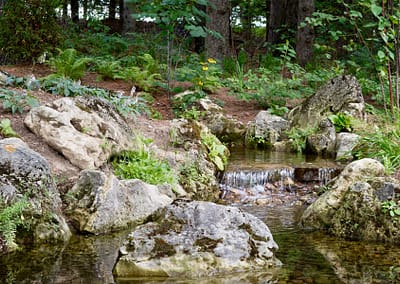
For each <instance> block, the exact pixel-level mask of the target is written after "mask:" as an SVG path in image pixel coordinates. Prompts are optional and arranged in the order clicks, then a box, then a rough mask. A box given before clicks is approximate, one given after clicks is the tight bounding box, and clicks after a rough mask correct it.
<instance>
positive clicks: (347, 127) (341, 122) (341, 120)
mask: <svg viewBox="0 0 400 284" xmlns="http://www.w3.org/2000/svg"><path fill="white" fill-rule="evenodd" d="M329 120H330V121H331V122H332V123H333V125H334V126H335V131H336V133H339V132H352V131H353V129H352V125H351V116H349V115H347V114H344V113H337V114H332V115H330V116H329Z"/></svg>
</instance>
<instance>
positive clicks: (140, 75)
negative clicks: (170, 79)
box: [114, 53, 161, 91]
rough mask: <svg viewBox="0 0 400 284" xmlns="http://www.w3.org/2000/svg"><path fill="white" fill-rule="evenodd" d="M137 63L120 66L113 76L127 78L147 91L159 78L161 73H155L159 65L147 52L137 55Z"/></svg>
mask: <svg viewBox="0 0 400 284" xmlns="http://www.w3.org/2000/svg"><path fill="white" fill-rule="evenodd" d="M138 65H139V66H130V67H125V68H122V69H121V71H119V73H118V74H117V75H116V76H115V77H114V78H118V79H122V80H127V81H129V82H131V83H132V84H133V85H135V86H137V87H139V89H141V90H144V91H149V90H150V89H151V88H152V87H154V86H155V83H156V81H157V80H160V79H161V75H160V74H159V73H157V72H158V70H159V69H160V66H159V64H158V62H157V60H155V59H154V58H153V57H152V56H151V55H150V54H147V53H145V54H144V55H142V56H138Z"/></svg>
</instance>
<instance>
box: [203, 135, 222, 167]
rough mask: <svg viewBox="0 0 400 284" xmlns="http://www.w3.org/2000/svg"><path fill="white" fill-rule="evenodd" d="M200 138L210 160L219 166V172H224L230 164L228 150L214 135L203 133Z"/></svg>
mask: <svg viewBox="0 0 400 284" xmlns="http://www.w3.org/2000/svg"><path fill="white" fill-rule="evenodd" d="M200 138H201V142H202V143H203V145H205V146H206V148H207V151H208V158H209V159H210V160H211V161H212V162H213V163H214V165H215V166H217V168H218V170H220V171H223V170H224V169H225V166H226V164H227V163H228V156H227V153H228V148H226V146H225V145H223V144H222V143H221V142H220V141H219V140H218V138H217V137H216V136H215V135H213V134H210V133H204V132H202V133H200Z"/></svg>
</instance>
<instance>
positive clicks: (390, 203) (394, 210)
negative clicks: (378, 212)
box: [381, 200, 400, 217]
mask: <svg viewBox="0 0 400 284" xmlns="http://www.w3.org/2000/svg"><path fill="white" fill-rule="evenodd" d="M381 208H382V212H383V213H388V214H389V215H390V217H399V216H400V205H399V204H398V203H397V202H396V201H394V200H386V201H383V202H382V203H381Z"/></svg>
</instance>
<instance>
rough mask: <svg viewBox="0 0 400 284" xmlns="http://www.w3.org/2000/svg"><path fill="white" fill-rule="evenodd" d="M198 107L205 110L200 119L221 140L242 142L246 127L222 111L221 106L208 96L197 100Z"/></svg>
mask: <svg viewBox="0 0 400 284" xmlns="http://www.w3.org/2000/svg"><path fill="white" fill-rule="evenodd" d="M199 109H200V110H203V111H204V112H205V114H204V115H203V116H202V117H201V118H200V121H201V122H203V123H204V124H205V125H206V126H207V127H208V128H209V129H210V131H211V133H212V134H214V135H215V136H217V137H218V138H219V139H220V140H221V141H223V142H236V143H238V144H241V143H243V136H244V134H245V132H246V127H245V125H244V124H243V123H242V122H240V121H238V120H237V119H235V118H233V117H232V116H228V115H226V114H225V113H223V110H222V108H221V107H220V106H219V105H217V104H215V103H214V102H212V101H211V100H210V99H209V98H206V99H200V100H199Z"/></svg>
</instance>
